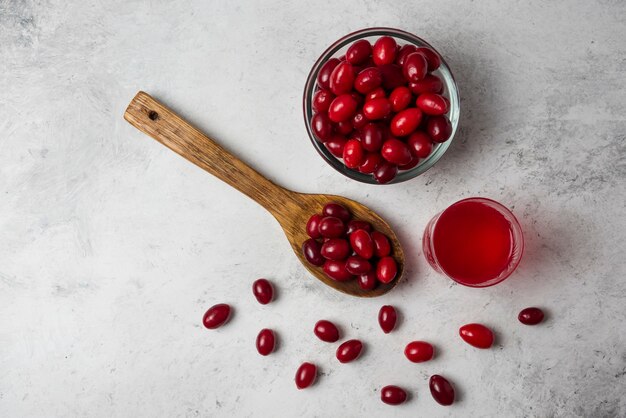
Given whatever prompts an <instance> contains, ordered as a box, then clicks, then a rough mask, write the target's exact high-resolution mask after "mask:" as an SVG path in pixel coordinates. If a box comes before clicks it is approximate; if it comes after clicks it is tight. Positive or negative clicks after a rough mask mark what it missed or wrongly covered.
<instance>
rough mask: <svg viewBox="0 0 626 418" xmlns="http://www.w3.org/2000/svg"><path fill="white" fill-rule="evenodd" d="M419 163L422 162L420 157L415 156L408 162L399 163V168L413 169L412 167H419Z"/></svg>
mask: <svg viewBox="0 0 626 418" xmlns="http://www.w3.org/2000/svg"><path fill="white" fill-rule="evenodd" d="M419 163H420V159H419V158H417V157H415V156H413V158H412V159H411V161H409V162H408V163H407V164H404V165H399V166H398V170H411V169H412V168H415V167H417V165H418V164H419Z"/></svg>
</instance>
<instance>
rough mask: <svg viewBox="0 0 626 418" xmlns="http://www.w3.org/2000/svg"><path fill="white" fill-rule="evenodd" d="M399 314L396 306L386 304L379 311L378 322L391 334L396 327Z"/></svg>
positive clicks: (385, 331)
mask: <svg viewBox="0 0 626 418" xmlns="http://www.w3.org/2000/svg"><path fill="white" fill-rule="evenodd" d="M397 320H398V315H397V313H396V308H394V307H393V306H391V305H385V306H383V307H381V308H380V311H378V324H379V325H380V328H382V330H383V332H384V333H385V334H389V333H390V332H391V331H393V329H394V328H395V327H396V321H397Z"/></svg>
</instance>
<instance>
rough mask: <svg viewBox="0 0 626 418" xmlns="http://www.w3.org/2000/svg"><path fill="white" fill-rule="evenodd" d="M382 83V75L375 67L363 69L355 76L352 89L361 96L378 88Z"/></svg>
mask: <svg viewBox="0 0 626 418" xmlns="http://www.w3.org/2000/svg"><path fill="white" fill-rule="evenodd" d="M382 83H383V75H382V74H381V72H380V70H379V69H378V68H376V67H370V68H366V69H364V70H363V71H361V72H360V73H359V75H357V76H356V79H355V80H354V89H355V90H356V91H358V92H359V93H361V94H366V93H369V92H370V91H372V90H374V89H376V88H378V87H380V85H381V84H382Z"/></svg>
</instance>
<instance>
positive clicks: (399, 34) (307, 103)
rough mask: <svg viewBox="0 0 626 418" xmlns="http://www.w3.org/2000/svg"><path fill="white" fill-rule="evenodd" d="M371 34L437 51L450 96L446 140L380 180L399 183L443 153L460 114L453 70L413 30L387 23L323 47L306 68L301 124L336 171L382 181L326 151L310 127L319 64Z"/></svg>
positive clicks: (419, 171) (415, 173) (426, 166)
mask: <svg viewBox="0 0 626 418" xmlns="http://www.w3.org/2000/svg"><path fill="white" fill-rule="evenodd" d="M370 36H392V37H394V38H396V39H402V40H404V41H406V42H409V43H411V44H413V45H416V46H426V47H428V48H431V49H432V50H433V51H435V52H437V54H438V55H439V57H440V58H441V66H440V67H439V69H437V71H440V74H441V78H442V81H443V83H444V85H445V88H446V90H447V92H448V96H449V100H450V112H449V113H448V118H449V119H450V123H451V125H452V133H451V134H450V138H449V139H448V140H447V141H445V142H442V143H435V144H433V145H434V146H433V151H432V152H431V154H430V155H429V156H428V157H427V158H426V159H424V160H423V161H420V162H419V164H418V165H417V166H415V167H413V168H411V169H410V170H404V171H399V172H398V175H397V176H396V177H395V178H394V179H393V180H392V181H390V182H389V183H385V184H382V185H383V186H384V185H389V184H397V183H402V182H404V181H407V180H410V179H413V178H415V177H417V176H419V175H420V174H423V173H424V172H426V171H427V170H429V169H430V168H431V167H433V166H434V165H435V163H436V162H437V161H439V159H441V157H442V156H443V154H445V152H446V151H447V149H448V148H449V147H450V144H451V143H452V141H453V140H454V137H455V135H456V133H457V131H458V125H459V116H460V97H459V91H458V86H457V83H456V80H455V79H454V76H453V75H452V71H451V70H450V67H449V66H448V63H447V62H446V61H445V59H444V58H443V56H442V55H441V54H440V53H439V52H438V51H437V50H436V49H435V48H434V47H433V46H432V45H430V44H429V43H428V42H426V41H425V40H423V39H422V38H420V37H418V36H416V35H413V34H412V33H409V32H406V31H403V30H400V29H394V28H388V27H372V28H365V29H360V30H357V31H354V32H351V33H349V34H347V35H345V36H343V37H341V38H339V39H338V40H337V41H335V42H333V43H332V44H331V45H330V46H329V47H328V48H326V50H325V51H324V52H323V53H322V54H321V55H320V56H319V58H318V59H317V60H316V61H315V63H314V64H313V67H312V68H311V71H310V72H309V75H308V77H307V80H306V84H305V86H304V94H303V100H302V102H303V103H302V105H303V106H302V107H303V113H304V124H305V128H306V131H307V133H308V135H309V139H310V141H311V143H312V144H313V146H314V148H315V149H316V151H317V152H318V154H320V156H321V157H322V158H323V159H324V160H325V161H326V163H328V164H329V165H330V166H331V167H333V168H334V169H335V170H336V171H338V172H340V173H341V174H343V175H344V176H346V177H349V178H351V179H353V180H356V181H359V182H361V183H367V184H373V185H381V184H380V183H378V182H377V181H376V180H375V179H374V177H373V176H372V175H371V174H364V173H361V172H360V171H358V170H354V169H350V168H348V167H346V166H345V165H344V164H343V163H342V162H341V161H339V159H338V158H337V157H335V156H334V155H332V153H331V152H330V151H328V149H326V147H325V146H324V145H323V144H322V143H320V142H319V141H318V140H317V139H316V138H315V135H314V133H313V131H312V129H311V119H312V118H313V110H312V101H313V95H314V93H315V84H316V80H317V74H318V72H319V70H320V68H321V67H322V65H323V64H324V63H325V62H326V61H327V60H328V59H330V58H331V57H332V56H333V55H334V54H335V53H336V52H337V51H339V50H340V49H341V48H343V47H345V46H346V45H348V44H350V43H352V42H354V41H357V40H359V39H362V38H366V37H370Z"/></svg>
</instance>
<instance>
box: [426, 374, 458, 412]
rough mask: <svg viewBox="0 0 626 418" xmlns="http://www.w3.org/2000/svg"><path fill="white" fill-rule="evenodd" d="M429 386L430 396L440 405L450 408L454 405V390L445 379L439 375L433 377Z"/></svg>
mask: <svg viewBox="0 0 626 418" xmlns="http://www.w3.org/2000/svg"><path fill="white" fill-rule="evenodd" d="M428 386H429V387H430V394H431V395H432V396H433V399H435V401H437V403H438V404H440V405H443V406H448V405H452V404H453V403H454V388H453V387H452V385H451V384H450V382H448V380H447V379H446V378H445V377H443V376H439V375H438V374H435V375H432V376H431V377H430V381H429V382H428Z"/></svg>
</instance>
